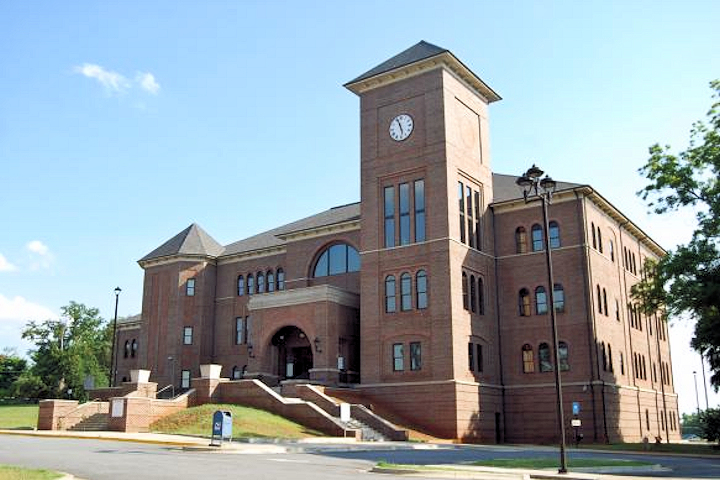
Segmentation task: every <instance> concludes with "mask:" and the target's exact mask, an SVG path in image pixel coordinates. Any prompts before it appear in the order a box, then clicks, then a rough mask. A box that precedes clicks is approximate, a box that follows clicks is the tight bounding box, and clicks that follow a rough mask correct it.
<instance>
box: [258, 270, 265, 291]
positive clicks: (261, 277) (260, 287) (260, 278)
mask: <svg viewBox="0 0 720 480" xmlns="http://www.w3.org/2000/svg"><path fill="white" fill-rule="evenodd" d="M257 292H258V293H265V274H264V273H262V272H258V273H257Z"/></svg>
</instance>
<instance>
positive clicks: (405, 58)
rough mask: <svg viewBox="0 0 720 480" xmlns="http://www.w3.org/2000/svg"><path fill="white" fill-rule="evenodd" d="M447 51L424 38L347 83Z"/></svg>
mask: <svg viewBox="0 0 720 480" xmlns="http://www.w3.org/2000/svg"><path fill="white" fill-rule="evenodd" d="M445 52H449V50H448V49H446V48H441V47H438V46H437V45H433V44H432V43H428V42H426V41H424V40H422V41H420V43H417V44H415V45H413V46H412V47H410V48H408V49H407V50H404V51H402V52H400V53H398V54H397V55H395V56H394V57H392V58H391V59H390V60H386V61H384V62H383V63H381V64H380V65H378V66H377V67H375V68H372V69H370V70H368V71H367V72H365V73H363V74H362V75H360V76H359V77H357V78H355V79H353V80H350V81H349V82H348V83H347V85H350V84H351V83H355V82H359V81H360V80H365V79H366V78H370V77H374V76H375V75H380V74H381V73H385V72H389V71H390V70H394V69H396V68H400V67H404V66H405V65H410V64H411V63H415V62H418V61H420V60H425V59H426V58H430V57H434V56H435V55H440V54H441V53H445Z"/></svg>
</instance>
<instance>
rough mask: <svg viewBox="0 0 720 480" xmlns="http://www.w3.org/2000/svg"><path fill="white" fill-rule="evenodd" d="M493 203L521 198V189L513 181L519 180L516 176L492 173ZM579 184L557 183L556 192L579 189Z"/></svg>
mask: <svg viewBox="0 0 720 480" xmlns="http://www.w3.org/2000/svg"><path fill="white" fill-rule="evenodd" d="M492 178H493V203H497V202H504V201H507V200H516V199H519V198H522V197H523V194H522V189H521V188H520V187H518V186H517V184H516V183H515V181H516V180H517V179H518V178H519V177H518V176H517V175H505V174H502V173H493V175H492ZM580 186H582V185H580V184H579V183H572V182H557V187H556V189H557V190H567V189H571V188H577V187H580Z"/></svg>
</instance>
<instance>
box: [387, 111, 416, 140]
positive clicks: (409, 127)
mask: <svg viewBox="0 0 720 480" xmlns="http://www.w3.org/2000/svg"><path fill="white" fill-rule="evenodd" d="M412 131H413V119H412V117H411V116H410V115H408V114H407V113H403V114H400V115H398V116H397V117H395V118H393V119H392V121H391V122H390V129H389V132H390V138H392V139H393V140H395V141H396V142H402V141H403V140H405V139H406V138H408V137H409V136H410V134H411V133H412Z"/></svg>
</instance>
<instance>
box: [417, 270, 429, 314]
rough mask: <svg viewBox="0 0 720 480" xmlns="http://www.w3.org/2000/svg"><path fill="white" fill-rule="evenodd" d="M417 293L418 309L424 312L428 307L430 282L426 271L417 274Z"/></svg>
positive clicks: (419, 271)
mask: <svg viewBox="0 0 720 480" xmlns="http://www.w3.org/2000/svg"><path fill="white" fill-rule="evenodd" d="M415 292H416V293H417V308H418V310H423V309H425V308H427V306H428V280H427V273H425V270H418V272H417V273H416V274H415Z"/></svg>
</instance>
